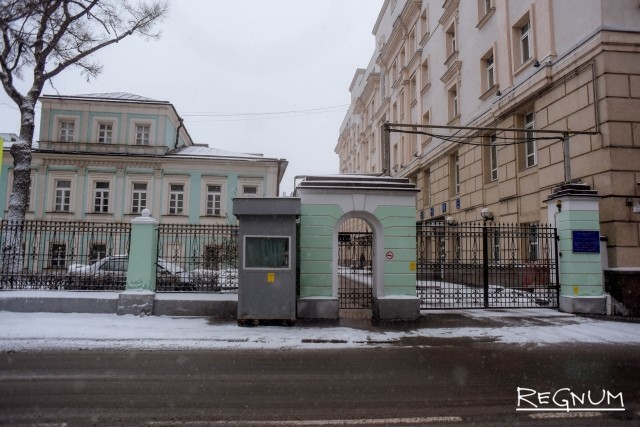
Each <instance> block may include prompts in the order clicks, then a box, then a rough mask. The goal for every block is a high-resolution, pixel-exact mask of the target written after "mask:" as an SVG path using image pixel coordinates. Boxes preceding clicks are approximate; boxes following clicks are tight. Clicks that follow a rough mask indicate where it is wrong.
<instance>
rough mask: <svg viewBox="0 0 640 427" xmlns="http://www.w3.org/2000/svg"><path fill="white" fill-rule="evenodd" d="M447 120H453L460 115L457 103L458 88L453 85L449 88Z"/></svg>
mask: <svg viewBox="0 0 640 427" xmlns="http://www.w3.org/2000/svg"><path fill="white" fill-rule="evenodd" d="M448 100H449V122H451V121H453V120H455V119H456V118H457V117H458V116H459V115H460V107H459V105H458V88H457V87H456V86H453V87H452V88H451V89H449V93H448Z"/></svg>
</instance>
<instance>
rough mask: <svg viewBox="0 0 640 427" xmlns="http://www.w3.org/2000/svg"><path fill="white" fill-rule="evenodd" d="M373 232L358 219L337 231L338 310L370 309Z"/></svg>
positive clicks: (372, 281)
mask: <svg viewBox="0 0 640 427" xmlns="http://www.w3.org/2000/svg"><path fill="white" fill-rule="evenodd" d="M373 239H374V234H373V230H372V229H371V227H370V226H369V224H368V223H367V222H366V221H364V220H362V219H360V218H349V219H346V220H345V221H343V222H342V224H341V225H340V226H339V231H338V257H337V264H338V265H337V273H338V301H339V306H340V309H341V310H343V309H371V307H372V298H373V284H374V280H373V265H374V250H373Z"/></svg>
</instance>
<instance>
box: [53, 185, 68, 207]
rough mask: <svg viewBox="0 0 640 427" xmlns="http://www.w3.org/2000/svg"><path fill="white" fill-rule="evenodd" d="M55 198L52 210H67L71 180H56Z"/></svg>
mask: <svg viewBox="0 0 640 427" xmlns="http://www.w3.org/2000/svg"><path fill="white" fill-rule="evenodd" d="M55 192H56V199H55V205H54V208H53V210H54V211H56V212H69V208H70V206H71V181H66V180H60V181H56V189H55Z"/></svg>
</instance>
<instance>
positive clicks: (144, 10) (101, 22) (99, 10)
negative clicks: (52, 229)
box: [0, 0, 168, 272]
mask: <svg viewBox="0 0 640 427" xmlns="http://www.w3.org/2000/svg"><path fill="white" fill-rule="evenodd" d="M167 11H168V5H167V3H166V0H157V1H156V0H150V1H145V0H0V30H1V31H2V39H1V40H0V80H1V81H2V86H3V88H4V90H5V92H6V93H7V94H8V95H9V97H10V98H11V99H12V100H13V101H14V102H15V103H16V105H17V106H18V109H19V110H20V134H19V137H18V141H17V142H15V143H14V144H13V145H12V146H11V154H12V156H13V166H14V168H13V188H12V190H11V198H10V200H9V212H8V215H7V218H6V219H7V220H8V222H9V224H14V225H17V224H21V223H22V222H23V221H24V218H25V212H26V207H27V201H28V200H29V191H30V187H31V174H30V168H31V149H32V145H33V134H34V131H35V106H36V102H37V101H38V98H39V97H40V95H41V92H42V88H43V87H44V85H45V83H46V82H47V81H48V80H51V79H53V78H54V77H55V76H57V75H58V74H60V73H61V72H62V71H63V70H65V69H67V68H69V67H79V68H80V69H81V70H82V73H83V74H84V75H85V76H86V77H87V79H90V78H91V77H95V76H97V75H98V74H99V73H100V71H101V70H102V67H101V66H100V64H99V63H98V62H95V61H92V60H91V58H90V56H91V55H92V54H93V53H95V52H96V51H98V50H100V49H102V48H104V47H107V46H109V45H111V44H114V43H118V42H119V41H120V40H122V39H124V38H126V37H129V36H131V35H134V34H136V35H141V36H144V37H147V38H157V37H158V36H159V33H158V32H156V31H154V28H155V26H156V24H158V23H159V22H161V21H162V19H163V18H164V17H165V16H166V14H167ZM16 79H18V80H24V81H26V82H27V85H29V84H30V87H28V90H27V91H26V93H21V92H20V90H18V88H17V87H16V84H15V83H16ZM10 229H11V230H15V233H14V232H11V231H10V230H9V229H8V230H7V232H5V234H4V238H3V242H2V245H3V252H4V254H5V257H4V259H5V262H4V263H3V272H7V271H8V272H16V271H19V270H20V268H21V265H22V258H23V255H22V253H21V252H22V245H21V240H22V239H21V233H20V232H19V227H10ZM7 255H11V256H9V257H8V258H9V259H10V260H13V261H11V262H10V264H12V265H11V268H10V269H8V270H7V262H6V260H7Z"/></svg>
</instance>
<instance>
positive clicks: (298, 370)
mask: <svg viewBox="0 0 640 427" xmlns="http://www.w3.org/2000/svg"><path fill="white" fill-rule="evenodd" d="M403 344H404V346H402V345H399V346H396V347H386V348H371V349H364V350H358V349H353V350H315V351H306V350H305V351H300V350H296V351H125V352H115V351H106V352H105V351H75V352H61V351H58V352H24V353H15V352H9V353H4V354H2V355H0V423H1V424H3V425H34V424H39V425H68V426H74V425H82V426H85V425H150V426H170V425H178V424H179V425H187V426H200V425H266V426H269V425H271V426H279V425H340V424H342V425H344V424H347V425H375V424H378V425H463V424H468V423H474V424H476V425H487V426H489V425H491V426H495V425H514V424H532V425H533V424H535V425H549V426H551V425H559V424H561V425H618V424H628V425H639V423H640V369H639V367H640V357H639V355H640V348H639V347H638V346H611V345H601V346H586V345H580V346H545V347H523V346H511V345H510V346H507V345H500V344H495V343H478V342H471V341H467V340H465V339H456V340H434V339H429V340H426V339H423V340H419V341H413V342H404V343H403ZM518 387H520V388H521V391H520V396H521V399H520V400H519V399H518ZM564 388H569V389H570V390H571V391H572V392H573V393H574V394H577V395H580V394H581V393H586V392H588V391H591V392H592V393H593V396H599V395H600V394H601V393H602V391H603V390H606V391H607V392H610V395H611V396H613V395H617V397H616V398H613V399H610V402H609V404H607V403H606V401H605V402H604V403H603V404H601V405H597V409H598V410H597V411H589V412H566V411H563V410H562V409H563V408H558V407H557V406H552V405H546V406H545V405H541V404H540V400H539V399H542V402H545V401H549V400H550V399H549V397H548V396H547V395H544V394H542V395H539V394H537V392H540V393H545V392H550V393H551V395H553V394H554V392H555V391H558V390H561V389H564ZM524 389H526V390H524ZM523 390H524V391H523ZM534 390H535V392H536V394H535V395H533V394H532V393H533V391H534ZM560 393H562V396H563V397H564V396H568V394H567V393H568V392H567V391H566V390H565V391H562V392H560ZM619 393H622V395H621V396H620V395H619ZM523 396H524V397H523ZM545 396H547V397H545ZM536 399H538V400H536ZM622 399H623V400H622ZM556 400H558V401H559V402H562V401H563V399H561V398H559V399H556ZM597 400H599V398H598V399H595V398H594V399H593V400H592V401H597ZM518 402H519V403H520V407H521V408H525V407H526V408H531V407H532V405H531V404H530V403H529V402H533V403H536V404H538V405H539V406H545V407H547V408H549V409H553V410H552V411H550V412H521V411H517V410H516V409H517V405H518ZM591 407H592V409H593V407H594V405H591ZM621 407H623V408H624V411H617V412H610V411H609V409H612V408H618V409H621ZM558 417H561V418H558Z"/></svg>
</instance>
